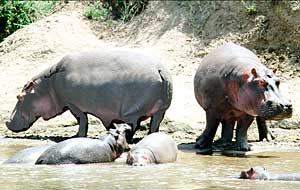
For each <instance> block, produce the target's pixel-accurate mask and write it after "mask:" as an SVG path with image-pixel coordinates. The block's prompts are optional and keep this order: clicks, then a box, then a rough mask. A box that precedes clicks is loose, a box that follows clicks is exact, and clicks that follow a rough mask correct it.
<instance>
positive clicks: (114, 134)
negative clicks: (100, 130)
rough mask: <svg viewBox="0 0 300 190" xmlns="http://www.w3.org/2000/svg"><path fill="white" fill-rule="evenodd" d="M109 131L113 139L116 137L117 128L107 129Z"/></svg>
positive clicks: (117, 133) (117, 135)
mask: <svg viewBox="0 0 300 190" xmlns="http://www.w3.org/2000/svg"><path fill="white" fill-rule="evenodd" d="M109 133H110V134H111V135H112V136H114V137H115V139H118V137H119V131H118V130H117V129H109Z"/></svg>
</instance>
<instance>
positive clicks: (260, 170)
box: [240, 166, 300, 181]
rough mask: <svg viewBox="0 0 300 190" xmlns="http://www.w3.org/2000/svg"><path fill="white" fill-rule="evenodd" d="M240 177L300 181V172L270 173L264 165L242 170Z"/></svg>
mask: <svg viewBox="0 0 300 190" xmlns="http://www.w3.org/2000/svg"><path fill="white" fill-rule="evenodd" d="M240 179H258V180H281V181H300V174H270V173H269V172H268V171H267V170H266V169H265V168H264V167H262V166H256V167H254V168H250V170H248V171H242V172H241V175H240Z"/></svg>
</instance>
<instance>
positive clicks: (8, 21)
mask: <svg viewBox="0 0 300 190" xmlns="http://www.w3.org/2000/svg"><path fill="white" fill-rule="evenodd" d="M55 5H56V2H55V1H4V0H0V41H2V40H3V39H4V38H5V37H7V36H8V35H10V34H12V33H13V32H15V31H16V30H18V29H20V28H22V27H23V26H25V25H28V24H30V23H32V22H34V21H36V20H37V19H39V18H41V17H42V16H44V15H48V14H49V13H51V11H52V10H53V8H54V7H55Z"/></svg>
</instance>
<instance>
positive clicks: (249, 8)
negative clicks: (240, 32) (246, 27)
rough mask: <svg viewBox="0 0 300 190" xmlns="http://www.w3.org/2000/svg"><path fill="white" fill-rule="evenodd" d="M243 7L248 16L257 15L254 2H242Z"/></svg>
mask: <svg viewBox="0 0 300 190" xmlns="http://www.w3.org/2000/svg"><path fill="white" fill-rule="evenodd" d="M242 4H243V7H244V8H245V10H246V12H247V14H248V15H255V14H257V8H256V4H255V2H254V1H243V0H242Z"/></svg>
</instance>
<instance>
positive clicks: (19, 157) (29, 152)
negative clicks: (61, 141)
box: [3, 145, 51, 165]
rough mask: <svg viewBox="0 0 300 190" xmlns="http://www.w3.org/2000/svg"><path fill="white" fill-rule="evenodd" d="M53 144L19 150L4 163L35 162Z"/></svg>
mask: <svg viewBox="0 0 300 190" xmlns="http://www.w3.org/2000/svg"><path fill="white" fill-rule="evenodd" d="M50 146H51V145H43V146H38V147H30V148H25V149H24V150H21V151H19V152H17V153H16V154H15V155H14V156H12V157H11V158H9V159H8V160H6V161H4V162H3V164H32V165H33V164H35V162H36V160H37V159H38V158H39V157H40V155H41V154H42V153H43V152H44V151H45V150H47V149H48V148H49V147H50Z"/></svg>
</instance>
